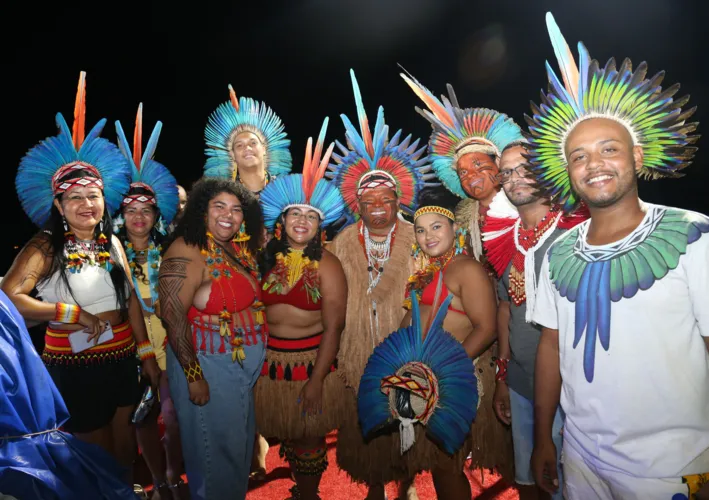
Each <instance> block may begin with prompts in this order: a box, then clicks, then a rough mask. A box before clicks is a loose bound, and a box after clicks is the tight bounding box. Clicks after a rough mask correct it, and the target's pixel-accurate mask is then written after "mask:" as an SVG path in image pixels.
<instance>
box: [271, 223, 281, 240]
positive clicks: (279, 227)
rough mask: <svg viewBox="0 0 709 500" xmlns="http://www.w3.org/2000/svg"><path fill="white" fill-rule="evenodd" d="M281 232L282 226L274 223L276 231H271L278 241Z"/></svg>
mask: <svg viewBox="0 0 709 500" xmlns="http://www.w3.org/2000/svg"><path fill="white" fill-rule="evenodd" d="M282 231H283V224H281V223H280V222H277V223H276V230H275V231H273V237H274V238H276V239H277V240H279V241H280V239H281V232H282Z"/></svg>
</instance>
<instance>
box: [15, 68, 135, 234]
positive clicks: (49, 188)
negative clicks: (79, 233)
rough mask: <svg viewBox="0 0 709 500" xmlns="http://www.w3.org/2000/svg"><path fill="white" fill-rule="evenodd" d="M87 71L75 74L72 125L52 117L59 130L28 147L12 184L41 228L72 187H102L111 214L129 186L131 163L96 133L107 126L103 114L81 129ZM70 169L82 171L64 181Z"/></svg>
mask: <svg viewBox="0 0 709 500" xmlns="http://www.w3.org/2000/svg"><path fill="white" fill-rule="evenodd" d="M85 121H86V72H84V71H82V72H81V74H80V76H79V86H78V90H77V94H76V102H75V104H74V123H73V126H72V128H71V129H70V128H69V126H68V125H67V123H66V120H65V119H64V116H63V115H62V114H61V113H57V115H56V124H57V127H58V128H59V133H58V134H57V135H56V136H54V137H48V138H47V139H45V140H43V141H41V142H40V143H39V144H38V145H36V146H35V147H33V148H32V149H30V150H29V151H28V152H27V154H26V155H25V156H24V157H23V158H22V160H21V161H20V167H19V168H18V170H17V177H16V178H15V187H16V188H17V194H18V196H19V198H20V203H21V204H22V208H23V209H24V211H25V213H26V214H27V215H28V216H29V218H30V219H32V222H34V223H35V224H36V225H38V226H40V227H42V226H44V224H45V223H46V222H47V220H48V219H49V214H50V212H51V209H52V202H53V201H54V198H55V197H56V196H58V195H59V194H61V193H63V192H65V191H67V190H68V189H70V188H71V187H74V186H76V185H79V186H83V185H93V186H97V187H100V188H101V189H102V190H103V194H104V197H105V203H106V210H108V211H110V213H113V212H115V211H116V210H117V209H118V207H119V206H120V204H121V200H122V199H123V194H124V193H125V192H126V191H127V190H128V185H129V184H130V167H129V164H128V161H127V160H126V158H125V157H124V156H123V155H122V154H121V152H120V150H119V149H118V148H117V147H116V146H115V145H114V144H112V143H111V142H109V141H108V140H106V139H103V138H101V137H99V135H100V134H101V132H102V131H103V127H104V126H105V125H106V119H105V118H103V119H101V120H99V122H98V123H97V124H96V125H94V127H93V128H92V129H91V130H90V131H89V133H88V134H86V133H85V131H86V129H85ZM73 170H81V171H85V172H86V176H85V177H82V178H73V179H71V181H62V179H63V177H65V176H66V175H67V174H68V173H70V172H71V171H73Z"/></svg>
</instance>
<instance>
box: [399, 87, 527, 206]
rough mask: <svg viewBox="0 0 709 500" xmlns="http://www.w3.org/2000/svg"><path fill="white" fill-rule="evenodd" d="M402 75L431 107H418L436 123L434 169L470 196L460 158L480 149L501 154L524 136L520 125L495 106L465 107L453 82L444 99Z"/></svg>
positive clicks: (454, 190)
mask: <svg viewBox="0 0 709 500" xmlns="http://www.w3.org/2000/svg"><path fill="white" fill-rule="evenodd" d="M401 77H402V78H403V79H404V80H405V81H406V83H408V84H409V87H411V89H412V90H413V91H414V92H415V93H416V95H417V96H419V97H420V98H421V100H422V101H423V102H424V104H426V107H427V108H428V110H421V109H420V108H418V107H417V108H416V111H417V112H418V113H419V114H420V115H421V116H423V117H424V118H425V119H426V120H428V121H429V122H430V123H431V126H432V127H433V133H432V134H431V139H430V141H429V147H428V150H429V155H430V156H431V163H432V165H433V170H434V171H435V172H436V175H437V176H438V178H439V179H440V180H441V182H442V183H443V185H444V186H445V187H446V188H447V189H448V190H449V191H450V192H451V193H453V194H455V195H457V196H459V197H461V198H468V195H467V194H466V193H465V191H464V190H463V186H461V184H460V179H459V178H458V171H457V167H456V165H457V162H458V159H459V158H460V157H461V156H463V155H464V154H466V153H471V152H476V151H480V152H483V153H486V154H489V155H493V156H496V157H499V156H500V154H501V153H502V150H503V149H505V147H506V146H507V145H508V144H510V143H512V142H515V141H521V140H523V139H524V137H523V136H522V131H521V129H520V128H519V125H517V124H516V123H515V122H514V120H512V118H510V117H508V116H507V115H506V114H504V113H500V112H498V111H495V110H493V109H487V108H465V109H463V108H461V107H460V105H459V104H458V99H457V97H456V96H455V92H454V91H453V87H452V86H451V85H448V86H447V87H448V96H449V97H446V96H441V99H442V100H443V102H441V101H440V100H438V99H437V98H436V97H435V96H434V95H433V94H432V93H431V91H430V90H428V89H427V88H426V87H424V86H423V85H421V83H420V82H419V81H418V80H416V79H415V78H413V77H410V76H407V75H404V74H401Z"/></svg>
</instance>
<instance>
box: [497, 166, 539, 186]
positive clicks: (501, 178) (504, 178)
mask: <svg viewBox="0 0 709 500" xmlns="http://www.w3.org/2000/svg"><path fill="white" fill-rule="evenodd" d="M513 173H517V176H518V177H519V178H520V179H526V178H528V177H532V174H531V173H530V172H529V170H527V166H526V165H517V166H516V167H515V168H506V169H505V170H500V173H498V174H497V181H498V182H499V183H500V184H507V183H508V182H510V181H511V180H512V174H513Z"/></svg>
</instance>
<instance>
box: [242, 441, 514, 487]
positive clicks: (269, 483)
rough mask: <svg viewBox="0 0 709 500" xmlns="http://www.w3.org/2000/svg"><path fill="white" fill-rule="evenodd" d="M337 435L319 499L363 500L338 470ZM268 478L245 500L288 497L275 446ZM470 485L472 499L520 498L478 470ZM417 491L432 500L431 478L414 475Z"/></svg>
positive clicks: (287, 471) (289, 483)
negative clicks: (482, 475) (336, 454)
mask: <svg viewBox="0 0 709 500" xmlns="http://www.w3.org/2000/svg"><path fill="white" fill-rule="evenodd" d="M336 440H337V435H336V434H335V433H333V434H330V435H329V436H328V438H327V444H328V448H329V450H328V459H329V461H330V466H329V467H328V469H327V471H326V472H325V474H323V479H322V482H321V483H320V497H321V498H322V499H323V500H362V499H363V498H364V497H365V496H366V494H367V489H366V488H365V487H364V486H360V485H358V484H355V483H353V482H352V481H350V478H349V477H348V476H347V474H346V473H345V472H344V471H342V470H340V469H339V468H338V467H337V462H336V460H335V443H336ZM266 469H267V476H266V480H265V481H263V482H258V483H257V482H251V484H250V485H249V492H248V494H247V495H246V499H247V500H283V499H285V498H288V497H289V496H290V494H289V489H290V488H291V486H293V484H294V483H293V481H292V480H291V474H290V469H289V468H288V464H287V463H286V462H284V461H283V460H282V459H281V458H280V457H279V456H278V446H277V445H275V446H272V447H271V449H270V450H269V452H268V456H267V458H266ZM466 474H467V476H468V479H469V480H470V485H471V488H472V490H473V498H476V499H480V500H491V499H500V500H512V499H515V500H516V499H518V498H519V495H518V494H517V490H516V489H515V488H512V487H509V486H508V485H507V484H504V482H503V481H502V480H501V479H500V477H499V476H496V475H492V474H490V473H488V472H485V475H484V481H483V478H482V477H481V473H480V471H470V470H466ZM416 489H417V491H418V495H419V498H420V499H421V500H435V499H436V493H435V490H434V489H433V481H432V480H431V475H430V474H428V473H426V474H419V475H418V476H416ZM396 495H397V488H396V485H394V484H390V485H389V486H388V487H387V497H388V498H390V499H392V500H393V499H396Z"/></svg>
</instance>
